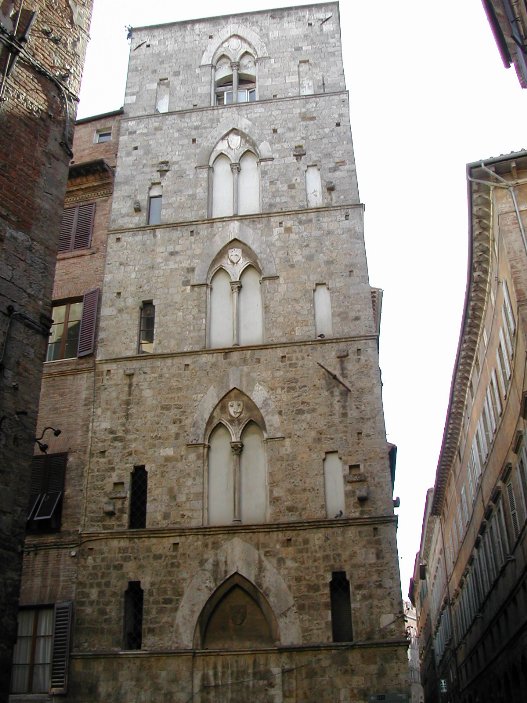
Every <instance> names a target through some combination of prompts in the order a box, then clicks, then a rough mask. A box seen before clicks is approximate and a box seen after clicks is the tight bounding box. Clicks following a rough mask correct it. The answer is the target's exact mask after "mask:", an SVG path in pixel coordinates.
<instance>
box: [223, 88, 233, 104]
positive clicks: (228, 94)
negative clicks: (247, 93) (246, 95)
mask: <svg viewBox="0 0 527 703" xmlns="http://www.w3.org/2000/svg"><path fill="white" fill-rule="evenodd" d="M224 95H225V105H232V90H229V91H227V92H226V93H224Z"/></svg>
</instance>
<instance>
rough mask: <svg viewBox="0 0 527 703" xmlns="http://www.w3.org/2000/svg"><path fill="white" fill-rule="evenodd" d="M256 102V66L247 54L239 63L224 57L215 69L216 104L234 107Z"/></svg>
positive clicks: (246, 53) (219, 60)
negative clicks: (239, 104) (234, 105)
mask: <svg viewBox="0 0 527 703" xmlns="http://www.w3.org/2000/svg"><path fill="white" fill-rule="evenodd" d="M255 100H256V64H255V60H254V57H253V56H252V55H251V54H250V53H248V52H245V53H244V54H243V56H242V57H241V58H240V60H239V61H232V60H231V59H230V58H229V57H228V56H226V55H222V56H221V57H220V58H219V59H218V61H217V63H216V66H215V68H214V104H215V105H232V104H234V103H248V102H254V101H255Z"/></svg>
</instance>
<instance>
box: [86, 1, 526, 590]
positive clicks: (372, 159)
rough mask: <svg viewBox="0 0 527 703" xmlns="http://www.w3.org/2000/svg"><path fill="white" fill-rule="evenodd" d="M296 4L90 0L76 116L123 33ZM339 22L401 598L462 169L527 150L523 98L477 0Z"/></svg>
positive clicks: (446, 334)
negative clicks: (389, 454) (389, 455)
mask: <svg viewBox="0 0 527 703" xmlns="http://www.w3.org/2000/svg"><path fill="white" fill-rule="evenodd" d="M303 4H306V3H305V2H294V0H288V1H287V2H278V1H277V0H274V1H273V0H267V1H265V0H264V1H258V0H243V2H241V1H237V0H223V2H222V3H221V4H218V3H215V2H212V1H211V0H193V2H192V3H190V4H189V5H188V6H187V5H186V3H180V2H177V3H176V2H167V0H149V1H148V2H144V0H95V4H94V13H93V19H92V26H91V31H90V35H91V41H90V44H89V47H88V53H87V59H86V64H85V69H84V77H83V84H82V89H81V93H80V104H79V110H78V115H77V116H78V117H87V116H90V115H96V114H101V113H104V112H109V111H112V110H115V109H118V108H120V107H121V106H122V104H123V97H124V90H125V80H126V70H127V63H128V52H129V45H128V42H127V40H126V29H125V28H126V27H127V26H128V25H131V26H135V27H140V26H145V25H149V24H159V23H163V22H175V21H181V20H187V19H195V18H199V17H210V16H215V15H218V14H222V15H226V14H230V13H237V12H251V11H255V10H264V9H269V8H271V7H292V6H296V5H303ZM340 21H341V34H342V44H343V58H344V70H345V74H346V84H347V88H348V90H349V92H350V106H351V107H350V109H351V128H352V134H353V142H354V147H355V157H356V161H357V173H358V179H359V190H360V196H361V200H362V202H363V203H365V206H366V214H365V237H366V250H367V255H368V267H369V275H370V283H371V285H372V286H375V287H378V288H382V289H383V290H384V300H383V313H382V322H381V341H380V365H381V372H382V380H383V401H384V411H385V420H386V430H387V437H388V441H390V442H392V443H394V444H396V445H397V447H398V454H397V475H396V483H395V492H394V495H395V496H399V497H400V499H401V506H400V508H398V509H397V510H396V512H397V514H398V516H399V527H398V545H399V559H400V561H399V563H400V568H401V587H402V593H403V597H406V594H407V592H408V584H409V579H410V576H411V575H412V571H413V564H414V558H415V554H416V552H417V551H418V549H419V540H420V535H421V524H422V516H423V509H424V500H425V496H426V490H427V488H429V487H431V486H433V484H434V478H435V471H436V467H437V461H438V457H439V451H440V448H441V440H442V436H443V429H444V424H445V418H446V412H447V407H448V398H449V393H450V383H451V377H452V371H453V366H454V360H455V355H456V350H457V344H458V339H459V332H460V325H461V316H462V311H463V304H464V296H465V287H466V281H467V246H468V211H467V185H466V177H465V173H466V171H465V168H466V164H467V163H470V162H474V161H478V160H480V159H485V158H488V157H491V156H499V155H500V154H506V153H509V152H511V151H520V150H522V149H524V148H527V134H526V115H527V90H523V91H522V89H521V88H520V85H519V83H518V81H517V78H516V74H515V72H514V69H513V68H511V69H508V70H506V69H505V68H504V66H503V63H502V61H501V58H500V55H499V52H498V49H497V47H496V45H495V42H494V38H493V35H492V32H491V30H490V27H489V25H488V23H487V19H486V16H485V12H484V10H483V6H482V3H481V0H463V1H461V0H442V2H426V1H424V0H402V1H401V2H393V0H376V2H371V0H343V2H342V3H341V5H340Z"/></svg>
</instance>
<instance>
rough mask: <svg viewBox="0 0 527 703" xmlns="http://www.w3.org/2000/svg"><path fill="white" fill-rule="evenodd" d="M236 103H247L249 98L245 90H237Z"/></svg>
mask: <svg viewBox="0 0 527 703" xmlns="http://www.w3.org/2000/svg"><path fill="white" fill-rule="evenodd" d="M238 102H239V103H246V102H249V96H248V94H247V91H246V90H239V91H238Z"/></svg>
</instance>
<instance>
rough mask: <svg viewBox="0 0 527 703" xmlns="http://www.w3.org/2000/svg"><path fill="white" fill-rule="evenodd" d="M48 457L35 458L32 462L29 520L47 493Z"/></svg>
mask: <svg viewBox="0 0 527 703" xmlns="http://www.w3.org/2000/svg"><path fill="white" fill-rule="evenodd" d="M46 458H47V457H46V456H45V455H42V456H34V457H33V459H32V462H31V478H30V483H29V503H28V510H27V519H28V520H31V517H32V516H33V514H34V512H35V508H36V507H37V503H38V502H39V501H40V499H41V498H42V495H43V493H45V491H46V485H47V467H46Z"/></svg>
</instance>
